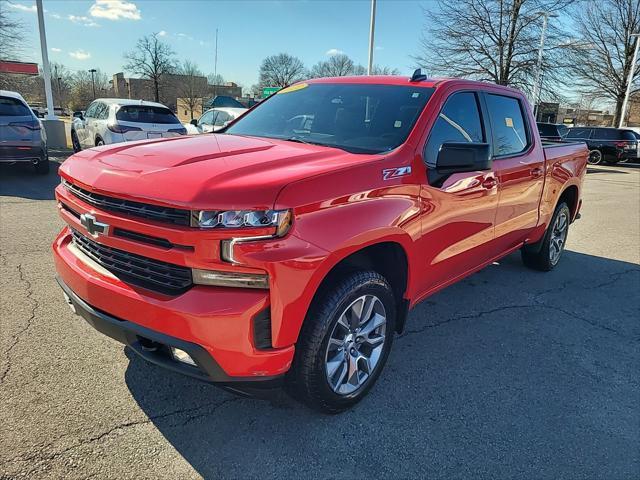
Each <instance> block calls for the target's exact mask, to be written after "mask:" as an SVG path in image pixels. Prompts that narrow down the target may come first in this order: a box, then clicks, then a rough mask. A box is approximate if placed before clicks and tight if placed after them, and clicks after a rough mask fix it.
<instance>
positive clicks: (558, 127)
mask: <svg viewBox="0 0 640 480" xmlns="http://www.w3.org/2000/svg"><path fill="white" fill-rule="evenodd" d="M537 125H538V133H539V134H540V138H541V139H543V140H550V141H553V142H557V141H560V140H563V139H564V137H565V136H566V135H567V133H568V132H569V127H567V126H566V125H563V124H561V123H544V122H538V123H537Z"/></svg>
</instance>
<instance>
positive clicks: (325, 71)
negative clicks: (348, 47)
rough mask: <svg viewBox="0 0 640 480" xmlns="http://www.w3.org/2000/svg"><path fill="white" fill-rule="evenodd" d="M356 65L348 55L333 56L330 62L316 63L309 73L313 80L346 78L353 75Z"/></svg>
mask: <svg viewBox="0 0 640 480" xmlns="http://www.w3.org/2000/svg"><path fill="white" fill-rule="evenodd" d="M353 69H354V64H353V60H351V59H350V58H349V57H348V56H347V55H344V54H340V55H333V56H331V57H329V59H328V60H323V61H321V62H318V63H316V64H315V65H314V66H313V67H312V68H311V72H310V73H309V74H310V76H311V77H312V78H319V77H344V76H347V75H353Z"/></svg>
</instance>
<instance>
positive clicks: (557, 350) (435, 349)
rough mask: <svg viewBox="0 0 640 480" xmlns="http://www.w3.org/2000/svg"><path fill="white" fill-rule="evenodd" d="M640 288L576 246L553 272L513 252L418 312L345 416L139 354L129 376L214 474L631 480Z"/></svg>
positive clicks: (618, 266) (625, 270)
mask: <svg viewBox="0 0 640 480" xmlns="http://www.w3.org/2000/svg"><path fill="white" fill-rule="evenodd" d="M639 289H640V266H638V265H636V264H633V263H627V262H621V261H616V260H611V259H607V258H601V257H595V256H590V255H585V254H580V253H575V252H571V251H567V252H566V253H565V257H564V258H563V264H562V266H561V268H559V269H558V270H556V271H554V272H551V273H547V274H542V273H537V272H531V271H528V270H525V269H524V268H523V267H522V266H521V263H520V259H519V256H518V255H511V256H509V257H507V258H505V259H504V260H503V261H501V262H500V263H499V264H495V265H492V266H490V267H487V268H485V269H484V270H483V271H481V272H479V273H477V274H475V275H473V276H472V277H470V278H468V279H467V280H465V281H463V282H461V283H459V284H457V285H454V286H452V287H450V288H447V289H446V290H444V291H442V292H440V293H438V294H436V295H434V296H433V297H431V298H429V299H428V300H427V301H425V302H423V303H421V304H420V305H419V306H417V307H416V308H415V309H414V310H413V311H412V313H411V314H410V318H409V322H408V327H407V332H406V333H404V334H403V335H402V336H400V337H396V343H395V345H394V349H393V352H392V354H391V356H390V359H389V362H388V364H387V366H386V369H385V372H384V373H383V375H382V376H381V378H380V380H379V382H378V384H377V385H376V387H375V388H374V389H373V390H372V391H371V393H370V395H369V396H368V397H367V398H366V399H365V400H363V401H362V402H361V403H360V404H359V405H357V406H356V407H355V408H353V409H352V410H350V411H348V412H345V413H343V414H341V415H336V416H329V415H322V414H318V413H315V412H313V411H311V410H309V409H307V408H305V407H303V406H301V405H299V404H297V403H296V402H294V401H292V400H289V399H288V397H286V396H285V395H284V394H281V395H279V396H276V397H275V398H274V399H271V400H269V401H266V400H254V399H246V398H241V397H237V396H233V395H231V394H229V393H226V392H224V391H222V390H220V389H218V388H216V387H213V386H211V385H208V384H205V383H201V382H198V381H195V380H191V379H189V378H186V377H183V376H180V375H177V374H173V373H170V372H167V371H164V370H161V369H160V368H158V367H154V366H152V365H149V364H147V363H145V362H144V361H143V360H141V359H139V358H138V357H137V356H136V355H135V354H134V353H130V352H128V356H129V357H130V363H129V366H128V368H127V371H126V383H127V385H128V388H129V389H130V391H131V394H132V395H133V397H134V398H135V400H136V401H137V403H138V404H139V405H140V408H141V409H142V410H143V411H144V412H145V413H146V414H147V415H148V417H149V419H150V420H151V421H152V422H153V424H154V425H155V426H156V427H157V428H158V430H159V431H160V432H161V433H162V434H163V435H164V437H165V438H166V440H167V441H168V442H170V443H171V445H172V446H173V447H174V448H175V449H176V450H177V451H178V452H179V453H180V454H181V455H182V457H183V458H184V459H185V460H186V461H187V462H189V464H190V465H191V466H192V467H193V468H194V469H195V471H196V472H197V473H198V474H199V475H201V476H202V477H204V478H272V477H276V478H300V477H305V478H309V477H313V478H315V477H318V478H337V477H346V476H351V477H354V478H368V477H371V478H400V477H402V478H425V477H443V478H451V477H460V476H462V477H465V476H472V477H473V476H476V474H474V473H471V472H476V473H479V472H484V473H483V475H490V476H493V475H497V476H502V477H507V476H509V477H512V476H523V477H525V478H527V477H530V478H533V477H548V476H551V477H553V476H556V475H557V474H558V471H559V470H558V469H560V470H562V468H563V467H561V466H563V465H564V466H566V468H567V470H566V471H567V474H569V475H570V473H569V472H572V471H573V472H575V470H573V468H574V467H575V466H576V465H580V471H584V472H587V471H588V472H592V475H593V476H594V477H601V476H605V477H607V476H608V477H609V478H622V477H625V476H626V475H625V472H627V473H629V474H631V473H630V472H631V471H632V470H633V469H637V466H638V464H637V462H638V455H637V452H638V450H637V448H638V446H639V444H640V439H639V438H638V432H637V430H635V428H636V427H637V424H638V421H639V420H640V414H638V410H637V403H636V402H635V400H637V398H638V394H639V393H640V388H639V386H638V382H637V370H636V368H637V365H638V362H639V361H640V359H639V352H638V340H639V339H640V324H639V322H638V321H637V312H638V310H639V308H640V300H639V297H638V291H639ZM634 379H635V380H634ZM633 459H636V460H635V461H634V460H633ZM634 463H635V466H634ZM625 469H627V470H625ZM636 471H637V470H636ZM462 472H467V473H462ZM481 476H482V475H481Z"/></svg>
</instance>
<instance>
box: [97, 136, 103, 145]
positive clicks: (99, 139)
mask: <svg viewBox="0 0 640 480" xmlns="http://www.w3.org/2000/svg"><path fill="white" fill-rule="evenodd" d="M102 145H104V140H102V139H101V138H100V137H98V139H97V140H96V147H101V146H102Z"/></svg>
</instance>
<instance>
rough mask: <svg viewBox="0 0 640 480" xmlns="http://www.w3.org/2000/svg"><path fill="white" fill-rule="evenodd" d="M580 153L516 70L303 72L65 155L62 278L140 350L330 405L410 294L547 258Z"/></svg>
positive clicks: (242, 385)
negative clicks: (198, 116) (432, 76)
mask: <svg viewBox="0 0 640 480" xmlns="http://www.w3.org/2000/svg"><path fill="white" fill-rule="evenodd" d="M300 119H304V121H302V120H300ZM586 159H587V149H586V146H585V144H584V143H583V142H576V143H569V142H563V143H560V142H558V143H554V144H552V145H551V144H549V145H544V146H543V144H542V142H541V140H540V137H539V135H538V130H537V128H536V127H535V120H534V117H533V115H532V112H531V110H530V108H529V103H528V101H527V99H526V97H525V96H524V95H523V94H522V93H520V92H518V91H516V90H513V89H511V88H508V87H504V86H499V85H492V84H489V83H482V82H474V81H467V80H457V79H444V80H442V79H439V80H429V79H427V78H426V77H424V76H422V75H421V74H419V73H416V74H414V76H413V77H412V78H411V79H409V78H406V77H399V76H388V77H341V78H339V79H337V78H332V79H314V80H309V81H307V82H304V83H298V84H294V85H293V86H291V87H289V88H285V89H283V90H281V91H279V92H278V93H277V94H275V95H273V96H271V97H270V98H269V99H267V100H265V101H264V102H262V103H261V104H259V105H258V106H256V107H254V108H253V109H252V110H251V111H249V112H248V113H247V114H246V115H243V116H242V117H241V118H239V119H238V120H236V121H235V122H234V123H233V124H231V125H230V126H228V127H227V128H226V129H225V132H224V133H223V134H212V135H207V136H204V135H202V136H191V137H185V138H182V139H177V140H172V141H159V142H154V143H142V144H137V145H128V146H119V147H117V148H113V149H101V150H93V151H87V152H83V153H82V154H79V155H74V156H71V157H70V158H69V159H68V160H66V161H65V162H64V163H63V164H62V166H61V168H60V174H61V176H62V179H63V182H62V184H61V185H59V186H58V187H57V188H56V198H57V202H58V205H59V212H60V215H61V216H62V219H63V220H64V222H65V223H66V226H65V228H64V229H63V230H62V231H61V232H60V234H59V235H58V237H57V238H56V240H55V241H54V244H53V252H54V258H55V263H56V268H57V272H58V276H59V277H58V278H59V283H60V285H61V286H62V289H63V291H64V294H65V296H66V299H67V301H68V302H69V304H70V305H71V306H72V309H73V311H74V312H76V313H78V314H79V315H81V316H82V317H84V318H85V319H86V320H88V322H89V323H90V324H91V325H92V326H93V327H94V328H96V329H97V330H98V331H100V332H102V333H104V334H106V335H108V336H110V337H112V338H114V339H116V340H118V341H120V342H122V343H125V344H127V345H129V346H130V348H131V349H132V350H133V351H134V352H136V353H137V354H139V355H141V356H142V357H144V358H145V359H147V360H149V361H151V362H154V363H156V364H158V365H162V366H164V367H167V368H169V369H171V370H174V371H178V372H182V373H184V374H187V375H191V376H192V377H195V378H199V379H202V380H206V381H210V382H214V383H217V384H220V385H222V386H224V387H225V388H228V389H230V390H233V391H236V392H238V391H245V392H247V391H249V392H251V391H254V392H255V390H256V389H259V388H260V387H264V388H267V387H273V386H274V385H282V384H284V385H285V386H286V387H287V389H288V390H289V391H291V392H293V393H294V395H295V396H296V397H297V398H299V399H302V400H303V401H305V402H307V403H308V404H309V405H311V406H313V407H315V408H318V409H320V410H322V411H327V412H339V411H342V410H345V409H347V408H350V407H351V406H352V405H354V404H355V403H356V402H358V401H359V400H360V399H362V398H363V397H364V396H365V395H366V393H367V392H368V391H369V390H370V389H371V387H372V386H373V385H374V383H375V382H376V379H377V378H378V377H379V375H380V373H381V372H382V369H383V367H384V364H385V362H386V360H387V357H388V355H389V352H390V351H391V347H392V342H393V338H394V335H395V333H397V332H402V331H403V329H404V328H405V324H406V322H407V314H408V312H409V310H410V309H411V308H412V307H415V306H416V305H417V304H418V303H419V302H420V301H421V300H423V299H425V298H427V297H428V296H429V295H432V294H433V293H435V292H437V291H438V290H440V289H442V288H445V287H446V286H448V285H451V284H452V283H454V282H456V281H458V280H460V279H462V278H464V277H466V276H468V275H470V274H472V273H474V272H476V271H478V270H480V269H481V268H483V267H485V266H487V265H490V264H492V263H493V262H494V261H496V260H497V259H499V258H501V257H503V256H505V255H507V254H510V253H512V252H514V251H517V250H520V251H521V254H522V259H523V261H524V263H525V265H527V266H528V267H531V268H534V269H537V270H542V271H548V270H552V269H554V268H555V267H557V266H558V264H559V261H560V259H561V256H562V252H563V249H564V246H565V242H566V239H567V234H568V231H569V228H570V224H571V222H573V221H574V220H575V219H576V218H578V215H579V212H580V207H581V204H582V200H581V192H582V183H583V179H584V176H585V173H586ZM502 288H504V287H502ZM84 340H85V341H91V338H87V339H84ZM400 348H402V346H400ZM397 354H398V355H401V352H398V353H397Z"/></svg>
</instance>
